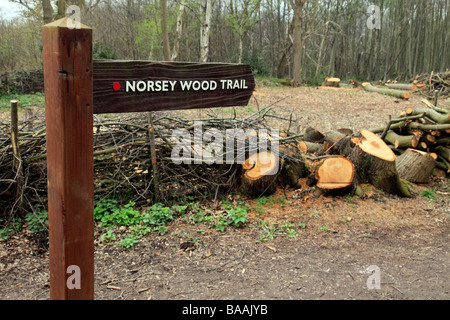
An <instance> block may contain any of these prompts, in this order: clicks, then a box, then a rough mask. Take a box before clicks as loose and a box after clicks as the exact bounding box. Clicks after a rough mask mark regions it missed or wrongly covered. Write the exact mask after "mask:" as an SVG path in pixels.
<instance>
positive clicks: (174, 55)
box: [172, 0, 186, 61]
mask: <svg viewBox="0 0 450 320" xmlns="http://www.w3.org/2000/svg"><path fill="white" fill-rule="evenodd" d="M185 4H186V0H181V1H180V8H179V9H178V15H177V27H176V28H177V37H176V38H175V43H174V44H173V50H172V61H177V60H178V55H179V51H180V40H181V34H182V32H183V14H184V8H185Z"/></svg>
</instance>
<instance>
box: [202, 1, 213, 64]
mask: <svg viewBox="0 0 450 320" xmlns="http://www.w3.org/2000/svg"><path fill="white" fill-rule="evenodd" d="M212 6H213V2H212V1H211V0H205V5H204V7H203V11H204V20H203V25H202V27H201V30H200V62H207V61H208V56H209V32H210V24H211V13H212Z"/></svg>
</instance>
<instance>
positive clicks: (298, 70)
mask: <svg viewBox="0 0 450 320" xmlns="http://www.w3.org/2000/svg"><path fill="white" fill-rule="evenodd" d="M306 1H307V0H289V2H290V4H291V7H292V9H293V10H294V41H293V42H294V44H293V46H294V58H293V66H292V68H293V73H292V74H293V84H294V86H301V85H302V57H303V39H302V20H303V6H304V4H305V3H306Z"/></svg>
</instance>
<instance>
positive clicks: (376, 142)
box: [357, 129, 396, 161]
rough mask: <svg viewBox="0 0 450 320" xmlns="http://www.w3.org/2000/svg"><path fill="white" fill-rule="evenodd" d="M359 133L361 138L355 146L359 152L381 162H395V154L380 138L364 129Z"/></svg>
mask: <svg viewBox="0 0 450 320" xmlns="http://www.w3.org/2000/svg"><path fill="white" fill-rule="evenodd" d="M360 133H361V138H360V141H359V143H357V145H358V146H359V148H361V150H363V151H364V152H366V153H368V154H371V155H373V156H375V157H377V158H380V159H382V160H386V161H394V160H395V158H396V156H395V154H394V153H393V152H392V150H391V149H390V148H389V147H388V146H387V145H386V143H385V142H384V141H383V140H381V139H380V137H378V136H377V135H376V134H374V133H373V132H371V131H369V130H366V129H362V130H361V131H360Z"/></svg>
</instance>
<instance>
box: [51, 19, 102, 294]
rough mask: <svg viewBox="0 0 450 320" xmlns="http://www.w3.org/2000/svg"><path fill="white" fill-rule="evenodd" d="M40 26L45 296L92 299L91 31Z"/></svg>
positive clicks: (58, 24) (61, 23)
mask: <svg viewBox="0 0 450 320" xmlns="http://www.w3.org/2000/svg"><path fill="white" fill-rule="evenodd" d="M71 25H72V21H71V19H68V18H63V19H60V20H57V21H54V22H52V23H49V24H47V25H44V26H43V28H42V34H43V56H44V86H45V116H46V127H47V176H48V213H49V244H50V248H49V252H50V298H51V299H58V300H61V299H64V300H76V299H80V300H81V299H83V300H86V299H93V298H94V215H93V209H94V204H93V198H94V183H93V181H94V178H93V175H94V170H93V166H94V160H93V159H94V157H93V80H92V69H93V67H92V66H93V62H92V29H91V28H89V27H86V26H84V25H81V26H79V28H77V29H75V28H70V26H71Z"/></svg>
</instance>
